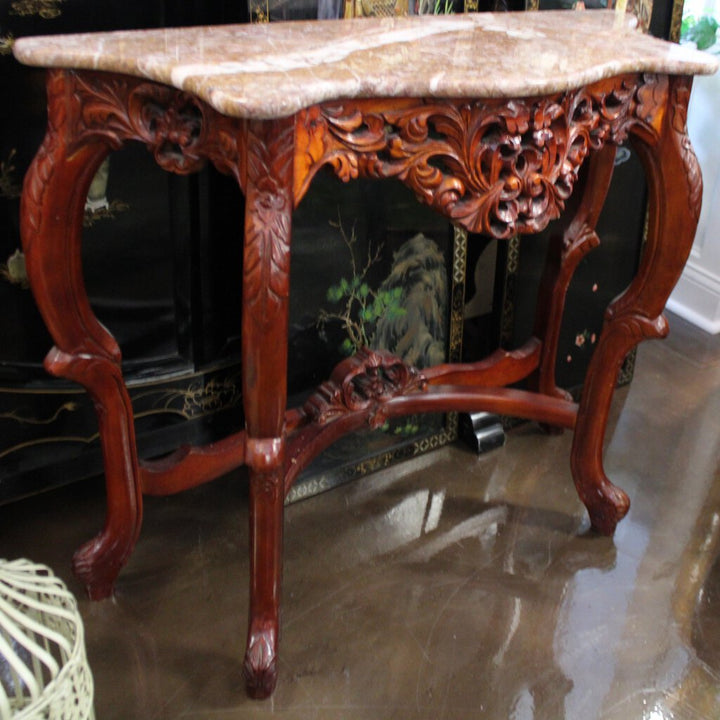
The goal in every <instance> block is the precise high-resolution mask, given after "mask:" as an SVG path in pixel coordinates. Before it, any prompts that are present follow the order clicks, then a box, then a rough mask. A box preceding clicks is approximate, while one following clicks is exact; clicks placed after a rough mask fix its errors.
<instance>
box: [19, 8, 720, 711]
mask: <svg viewBox="0 0 720 720" xmlns="http://www.w3.org/2000/svg"><path fill="white" fill-rule="evenodd" d="M14 51H15V54H16V56H17V58H18V59H19V60H20V61H21V62H24V63H28V64H31V65H38V66H43V67H48V68H51V69H50V70H49V72H48V98H49V123H48V131H47V135H46V137H45V140H44V142H43V144H42V146H41V148H40V150H39V151H38V154H37V156H36V158H35V161H34V163H33V165H32V167H31V169H30V171H29V173H28V175H27V177H26V180H25V187H24V191H23V207H22V233H23V242H24V247H25V252H26V256H27V266H28V272H29V276H30V281H31V285H32V289H33V292H34V294H35V297H36V299H37V303H38V305H39V308H40V311H41V313H42V315H43V317H44V319H45V322H46V324H47V326H48V328H49V330H50V332H51V334H52V336H53V339H54V341H55V347H54V348H53V349H52V350H51V351H50V354H49V355H48V357H47V359H46V367H47V369H48V370H49V371H50V372H51V373H53V374H55V375H60V376H63V377H66V378H71V379H73V380H76V381H77V382H79V383H81V384H82V385H83V386H85V388H87V390H88V392H89V393H90V394H91V396H92V397H93V399H94V402H95V404H96V407H97V410H98V419H99V425H100V434H101V439H102V444H103V449H104V457H105V472H106V483H107V518H106V522H105V527H104V529H103V531H102V532H101V533H100V535H98V537H96V538H95V539H94V540H92V541H90V542H89V543H88V544H86V545H85V546H83V547H82V548H81V549H80V550H79V551H78V552H77V553H76V555H75V559H74V568H75V571H76V573H77V575H78V576H79V577H80V578H81V579H82V580H83V581H84V582H85V584H86V585H87V588H88V591H89V593H90V595H91V596H92V597H94V598H102V597H105V596H107V595H109V594H110V593H111V592H112V588H113V584H114V582H115V579H116V577H117V575H118V573H119V571H120V569H121V567H122V566H123V565H124V563H125V562H126V561H127V559H128V557H129V555H130V553H131V551H132V549H133V546H134V544H135V542H136V540H137V538H138V535H139V532H140V523H141V517H142V500H141V498H142V495H143V494H164V493H172V492H177V491H179V490H182V489H185V488H189V487H192V486H195V485H198V484H199V483H202V482H205V481H208V480H210V479H212V478H214V477H217V476H218V475H220V474H222V473H225V472H227V471H229V470H231V469H232V468H234V467H237V466H239V465H242V464H244V465H247V466H248V468H249V477H250V526H251V532H250V539H251V548H250V557H251V566H250V567H251V579H250V622H249V630H248V645H247V653H246V657H245V673H246V678H247V683H248V689H249V692H250V693H251V694H252V695H254V696H258V697H263V696H267V695H268V694H269V693H270V692H272V689H273V687H274V685H275V681H276V674H277V640H278V631H279V603H280V579H281V568H282V536H283V500H284V498H285V495H286V493H287V492H288V490H289V489H290V487H291V485H292V483H293V481H294V480H295V478H296V477H297V475H298V473H299V471H300V470H301V469H302V468H303V467H305V466H306V465H307V464H308V463H309V462H310V460H311V459H312V458H313V457H315V456H316V455H317V454H318V453H319V452H320V451H321V450H322V449H323V448H325V447H327V446H328V445H329V444H330V443H332V442H333V441H334V440H336V439H338V438H339V437H341V436H342V435H344V434H345V433H348V432H350V431H352V430H355V429H357V428H360V427H362V426H367V425H368V424H369V425H371V426H376V425H379V424H382V423H383V422H384V420H385V419H387V418H388V417H394V416H399V415H403V414H408V413H417V412H425V411H450V410H462V411H471V410H478V409H487V410H491V411H493V412H498V413H504V414H508V415H516V416H522V417H526V418H531V419H535V420H538V421H541V422H543V423H546V424H549V425H553V426H559V427H565V428H572V429H574V431H575V434H574V440H573V448H572V457H571V465H572V473H573V477H574V480H575V484H576V486H577V489H578V493H579V495H580V498H581V499H582V501H583V502H584V503H585V505H586V506H587V509H588V512H589V515H590V518H591V521H592V524H593V526H594V527H595V528H596V529H597V530H599V531H600V532H603V533H608V534H610V533H612V532H613V531H614V529H615V525H616V523H617V522H618V521H619V520H620V519H621V518H622V517H623V516H624V515H625V513H626V512H627V510H628V506H629V499H628V497H627V496H626V494H625V493H624V492H623V491H622V490H620V489H619V488H616V487H615V486H614V485H613V484H612V483H611V482H610V481H609V480H608V479H607V477H606V476H605V474H604V471H603V465H602V445H603V436H604V432H605V425H606V421H607V417H608V411H609V407H610V401H611V397H612V393H613V388H614V385H615V378H616V375H617V371H618V369H619V367H620V364H621V362H622V360H623V358H624V356H625V355H626V353H627V352H628V351H629V350H630V349H631V348H632V347H633V346H634V345H635V344H636V343H637V342H639V341H640V340H642V339H645V338H652V337H662V336H664V335H665V334H666V333H667V324H666V321H665V320H664V318H663V316H662V310H663V307H664V305H665V301H666V299H667V297H668V295H669V293H670V291H671V289H672V287H673V286H674V284H675V282H676V281H677V279H678V277H679V275H680V273H681V271H682V268H683V265H684V262H685V260H686V258H687V255H688V253H689V251H690V247H691V244H692V240H693V235H694V231H695V227H696V223H697V218H698V214H699V210H700V199H701V177H700V171H699V168H698V165H697V161H696V159H695V155H694V154H693V151H692V148H691V146H690V143H689V141H688V137H687V133H686V125H685V117H686V112H687V103H688V98H689V94H690V87H691V77H692V75H694V74H698V73H711V72H713V71H714V70H715V69H716V63H715V61H714V60H713V59H712V58H710V57H708V56H704V55H703V54H701V53H697V52H694V51H691V50H686V49H682V48H679V47H677V46H672V45H670V44H668V43H664V42H661V41H658V40H655V39H653V38H650V37H647V36H644V35H641V34H640V33H638V32H636V31H634V30H633V29H632V28H631V27H630V23H629V22H625V21H624V20H623V18H621V17H620V18H618V17H616V16H614V15H613V14H612V13H606V12H587V13H551V12H548V13H530V14H524V13H522V14H519V15H514V14H507V15H497V16H496V15H491V14H490V15H472V16H447V17H433V18H428V17H422V18H418V17H414V18H404V19H393V20H374V19H368V20H358V21H345V22H323V23H297V24H287V25H285V24H278V25H265V26H219V27H204V28H191V29H180V30H158V31H138V32H119V33H107V34H96V35H85V36H65V37H58V36H56V37H47V38H25V39H22V40H19V41H18V42H17V43H16V45H15V49H14ZM627 138H630V139H631V140H632V141H633V142H634V143H635V145H636V147H637V150H638V153H639V154H640V155H641V157H642V160H643V163H644V165H645V168H646V172H647V176H648V180H649V185H650V226H649V233H648V240H647V247H646V249H645V251H644V254H643V257H642V261H641V266H640V268H639V271H638V273H637V276H636V278H635V280H634V281H633V282H632V283H631V285H630V287H629V288H628V289H627V290H626V292H625V293H624V294H623V295H622V296H621V297H619V298H618V299H616V300H615V301H614V302H613V303H612V305H611V306H610V307H609V308H608V310H607V317H606V323H605V328H604V330H603V333H602V335H601V337H600V339H599V342H598V345H597V349H596V351H595V354H594V357H593V360H592V363H591V366H590V368H589V371H588V375H587V378H586V382H585V386H584V391H583V395H582V398H581V400H580V403H579V404H575V403H574V402H572V401H571V399H570V398H569V397H568V396H567V395H566V394H565V393H564V392H563V391H562V390H560V389H559V388H557V387H556V385H555V378H554V367H555V351H556V347H557V339H558V332H559V326H560V320H561V316H562V311H563V303H564V297H565V292H566V289H567V287H568V284H569V281H570V277H571V275H572V272H573V270H574V268H575V267H576V265H577V263H578V262H579V260H580V258H581V257H582V256H583V255H584V254H585V253H587V252H588V251H589V250H590V249H592V248H593V247H595V246H596V245H597V244H598V242H599V240H598V237H597V235H596V233H595V231H594V226H595V223H596V221H597V218H598V215H599V212H600V208H601V207H602V204H603V201H604V197H605V192H606V190H607V185H608V183H609V178H610V175H611V173H612V165H613V158H614V154H615V146H616V145H617V144H618V143H622V142H624V141H625V140H626V139H627ZM128 140H139V141H140V142H143V143H145V144H146V145H147V147H148V148H149V149H150V151H151V152H152V153H153V154H154V156H155V159H156V160H157V162H158V163H159V164H160V165H161V166H162V167H163V168H165V169H167V170H169V171H171V172H176V173H190V172H192V171H194V170H196V169H197V168H198V167H200V165H201V164H202V163H204V162H206V161H207V160H209V161H210V162H212V163H214V164H215V165H216V166H217V167H218V168H219V169H220V170H222V171H223V172H226V173H230V174H231V175H233V176H234V177H235V178H236V180H237V182H238V183H239V184H240V186H241V188H242V189H243V191H244V194H245V198H246V210H245V234H244V264H243V268H242V282H243V307H242V310H241V312H242V321H243V329H242V332H243V357H242V361H243V393H244V406H245V417H246V426H245V428H244V429H243V430H240V431H239V432H237V434H235V435H233V436H231V437H228V438H227V439H226V440H223V441H220V442H218V443H215V444H213V445H211V446H208V447H200V448H192V449H181V450H179V451H178V452H177V453H176V454H175V455H173V456H171V457H169V458H166V459H164V460H162V461H155V462H142V461H139V460H138V458H137V452H136V447H135V440H134V430H133V412H132V407H131V404H130V402H129V399H128V394H127V391H126V388H125V385H124V382H123V376H122V371H121V364H120V360H121V358H120V351H119V348H118V346H117V344H116V342H115V340H114V339H113V338H112V336H111V335H110V334H109V333H108V332H107V330H106V329H105V328H103V327H102V325H100V323H99V322H98V321H97V319H96V318H95V316H94V315H93V312H92V310H91V308H90V306H89V303H88V300H87V296H86V294H85V291H84V287H83V278H82V268H81V260H80V245H81V225H82V211H83V204H84V201H85V195H86V192H87V189H88V187H89V184H90V181H91V179H92V177H93V175H94V173H95V171H96V169H97V168H98V167H99V165H100V163H101V162H102V161H103V159H104V158H105V156H106V155H107V154H108V153H109V152H110V151H111V150H115V149H117V148H119V147H121V146H122V145H123V144H124V143H125V142H126V141H128ZM585 161H588V163H589V166H588V176H587V182H586V184H585V188H584V190H583V194H582V197H581V201H580V203H579V204H578V206H577V207H578V209H577V211H576V212H575V213H574V214H573V216H572V217H570V218H569V219H568V221H567V224H566V230H565V234H564V237H562V238H561V241H559V242H558V243H556V244H555V245H552V246H551V248H550V251H549V255H548V259H547V264H546V268H545V274H544V278H543V283H542V286H541V290H540V297H539V298H538V310H537V317H536V322H535V333H534V336H533V337H532V338H530V339H529V340H528V341H527V343H526V344H525V345H524V346H522V347H520V348H518V349H515V350H513V351H504V350H498V351H497V352H496V353H494V354H493V355H491V356H490V357H489V358H486V359H485V360H482V361H480V362H477V363H473V364H464V365H442V366H436V367H433V368H430V369H428V370H425V371H424V372H422V373H421V372H419V371H418V370H417V369H415V368H412V367H408V366H406V365H405V364H403V363H402V362H401V361H400V360H399V359H397V358H395V357H392V356H390V355H388V354H386V353H381V352H373V351H370V350H363V351H361V352H359V353H358V354H357V355H356V356H354V357H352V358H349V359H347V360H345V361H343V362H342V363H341V364H340V365H339V366H338V367H337V368H336V369H335V371H334V372H333V374H332V376H331V377H330V379H329V380H328V381H327V382H325V383H323V384H322V385H321V386H320V387H319V388H318V389H317V391H316V392H315V393H314V394H313V395H312V396H311V397H310V399H309V400H308V401H307V402H306V403H305V405H304V406H303V407H301V408H294V409H289V410H288V409H287V408H286V399H287V397H286V396H287V393H286V373H287V330H288V307H289V303H290V302H292V297H291V293H290V287H289V279H288V278H289V264H290V242H291V218H292V211H293V208H294V207H295V206H297V205H298V203H299V202H300V201H301V200H302V198H303V195H304V194H305V192H306V190H307V188H308V186H309V184H310V183H311V181H312V179H313V177H314V175H315V174H316V173H317V172H318V170H320V169H321V168H322V167H324V166H330V168H331V169H332V170H334V172H335V173H336V174H337V175H339V176H340V177H341V178H342V179H343V180H346V181H350V180H352V179H353V178H357V177H359V176H366V177H371V178H397V179H398V180H400V181H402V182H404V183H406V184H407V185H408V186H409V187H410V188H412V189H413V190H414V191H415V193H416V194H417V196H418V198H419V199H420V200H421V201H422V202H425V203H427V204H429V205H430V206H432V207H433V208H436V209H437V210H438V211H439V212H440V213H443V214H444V215H445V216H447V217H448V218H450V219H451V220H452V221H453V222H454V223H456V224H458V225H460V226H462V227H464V228H467V229H468V230H470V231H478V232H483V233H488V234H490V235H493V236H495V237H498V238H506V237H508V236H510V235H512V234H514V233H518V232H519V233H527V232H535V231H538V230H540V229H542V228H543V227H544V226H545V225H546V224H547V223H548V222H549V221H550V220H552V219H555V218H558V217H559V216H560V215H561V212H562V211H563V209H564V206H565V203H566V201H567V200H568V198H569V197H570V195H571V193H572V191H573V187H574V186H575V184H576V181H577V179H578V171H579V169H580V166H581V165H582V164H583V163H584V162H585ZM239 310H240V309H239ZM523 378H528V379H529V387H530V390H518V389H513V388H510V387H508V386H509V385H511V384H514V383H516V382H517V381H519V380H521V379H523Z"/></svg>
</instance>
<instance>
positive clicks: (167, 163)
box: [61, 72, 244, 180]
mask: <svg viewBox="0 0 720 720" xmlns="http://www.w3.org/2000/svg"><path fill="white" fill-rule="evenodd" d="M61 77H62V78H64V81H65V82H66V83H70V84H71V86H72V90H73V111H74V116H75V124H74V128H73V138H74V140H75V142H78V143H82V142H86V141H87V140H88V139H91V138H94V137H96V138H103V139H104V140H105V141H106V142H108V144H109V145H110V147H112V148H113V149H118V148H119V147H121V146H122V144H123V143H124V142H125V141H126V140H138V141H140V142H142V143H144V144H145V145H146V146H147V147H148V149H149V150H150V152H152V153H153V156H154V157H155V160H156V161H157V163H158V165H160V166H161V167H162V168H163V169H165V170H167V171H169V172H174V173H179V174H187V173H191V172H195V171H196V170H198V169H200V167H202V165H203V164H204V162H205V160H206V159H209V160H210V161H211V162H213V163H214V164H215V166H216V167H217V168H218V169H219V170H221V171H222V172H226V173H228V172H229V173H232V174H233V175H235V176H236V178H237V179H238V180H241V179H242V178H243V177H244V170H243V169H242V168H243V163H244V152H243V151H242V145H243V142H244V123H243V121H242V120H237V119H234V118H228V117H225V116H222V115H220V114H218V113H217V112H215V111H214V110H213V109H211V108H210V107H208V106H207V105H205V104H204V103H203V102H202V101H200V100H198V99H197V98H195V97H193V96H192V95H190V94H188V93H184V92H182V91H179V90H176V89H174V88H171V87H168V86H165V85H161V84H158V83H151V82H145V81H142V80H140V79H137V78H132V77H126V76H123V75H114V74H109V73H93V72H72V73H67V74H65V73H61Z"/></svg>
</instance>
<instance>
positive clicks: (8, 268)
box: [0, 249, 30, 290]
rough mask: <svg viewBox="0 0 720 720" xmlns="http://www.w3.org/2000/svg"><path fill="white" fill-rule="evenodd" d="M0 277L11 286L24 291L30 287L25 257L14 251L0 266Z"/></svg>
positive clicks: (19, 251)
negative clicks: (16, 286) (18, 287)
mask: <svg viewBox="0 0 720 720" xmlns="http://www.w3.org/2000/svg"><path fill="white" fill-rule="evenodd" d="M0 277H2V278H4V279H5V280H7V281H8V282H9V283H10V284H11V285H18V286H20V287H21V288H23V289H24V290H26V289H27V288H29V287H30V283H29V282H28V276H27V268H26V267H25V255H24V254H23V253H22V251H21V250H19V249H18V250H15V252H14V253H13V254H12V255H11V256H10V257H9V258H8V259H7V261H6V262H4V263H3V264H2V265H0Z"/></svg>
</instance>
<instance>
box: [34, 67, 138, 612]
mask: <svg viewBox="0 0 720 720" xmlns="http://www.w3.org/2000/svg"><path fill="white" fill-rule="evenodd" d="M66 82H70V81H68V80H67V76H66V74H65V73H64V72H62V71H51V72H50V73H49V75H48V101H49V102H48V130H47V134H46V136H45V140H44V142H43V144H42V146H41V148H40V150H39V151H38V153H37V155H36V157H35V160H34V161H33V163H32V165H31V167H30V169H29V171H28V174H27V176H26V178H25V186H24V190H23V199H22V207H21V233H22V240H23V248H24V251H25V254H26V261H27V269H28V276H29V278H30V284H31V287H32V291H33V294H34V296H35V300H36V302H37V305H38V308H39V310H40V313H41V314H42V316H43V319H44V320H45V323H46V325H47V328H48V330H49V332H50V334H51V335H52V338H53V340H54V342H55V347H54V348H53V349H52V350H51V351H50V353H49V355H48V356H47V358H46V360H45V367H46V368H47V370H48V371H49V372H50V373H52V374H54V375H57V376H61V377H65V378H68V379H70V380H74V381H75V382H78V383H80V384H81V385H83V386H84V387H85V388H86V390H87V391H88V393H89V394H90V396H91V397H92V399H93V402H94V404H95V408H96V410H97V415H98V422H99V427H100V442H101V445H102V449H103V456H104V462H105V469H106V472H105V482H106V488H107V515H106V519H105V527H104V528H103V530H102V532H101V533H100V534H99V535H98V536H97V537H96V538H94V539H93V540H91V541H90V542H88V543H87V544H85V545H84V546H82V547H81V548H80V549H79V550H78V551H77V553H76V554H75V557H74V560H73V567H74V570H75V573H76V575H77V576H78V578H79V579H80V580H81V581H82V582H83V583H84V584H85V586H86V588H87V591H88V594H89V595H90V597H92V598H93V599H100V598H104V597H107V596H109V595H110V594H111V593H112V590H113V585H114V583H115V579H116V578H117V575H118V573H119V572H120V569H121V568H122V566H123V565H124V564H125V563H126V562H127V559H128V557H129V556H130V553H131V552H132V549H133V547H134V545H135V542H136V540H137V537H138V534H139V532H140V524H141V521H142V496H141V493H140V485H139V472H138V463H137V456H136V450H135V431H134V426H133V413H132V406H131V404H130V399H129V397H128V394H127V390H126V388H125V384H124V382H123V379H122V372H121V369H120V349H119V348H118V346H117V343H116V342H115V340H114V339H113V337H112V336H111V335H110V334H109V333H108V331H107V330H106V329H105V328H104V327H103V326H102V325H101V324H100V323H99V322H98V320H97V318H96V317H95V315H94V314H93V312H92V310H91V308H90V304H89V302H88V298H87V293H86V291H85V286H84V282H83V275H82V258H81V235H82V221H83V213H84V205H85V197H86V195H87V191H88V188H89V187H90V182H91V181H92V178H93V176H94V174H95V171H96V170H97V168H98V167H99V166H100V164H101V162H102V161H103V159H104V158H105V157H106V155H107V152H108V147H107V146H106V145H105V144H104V143H103V142H99V141H88V142H86V143H84V144H83V143H81V142H78V140H77V136H76V134H75V132H76V131H75V125H74V123H73V114H72V109H71V103H70V101H68V100H67V97H69V96H70V93H69V92H68V93H66Z"/></svg>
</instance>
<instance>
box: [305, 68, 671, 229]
mask: <svg viewBox="0 0 720 720" xmlns="http://www.w3.org/2000/svg"><path fill="white" fill-rule="evenodd" d="M646 86H648V87H650V86H652V89H651V90H647V89H646ZM665 92H666V89H665ZM662 94H663V88H662V87H660V85H659V84H658V82H657V80H656V79H654V76H648V77H642V76H639V75H627V76H622V77H619V78H614V79H612V80H604V81H602V82H600V83H595V84H594V85H590V86H588V87H586V88H582V89H579V90H574V91H571V92H567V93H557V94H554V95H551V96H547V97H538V98H526V99H520V100H504V99H500V100H483V101H476V102H471V101H466V100H433V101H425V102H423V101H414V100H406V101H400V102H398V101H396V102H394V103H391V102H390V101H388V105H387V107H386V109H379V110H378V109H373V108H371V107H370V105H369V104H368V103H365V102H363V101H355V102H347V103H342V104H334V105H324V106H320V108H319V109H315V108H313V109H311V110H308V111H307V112H306V113H305V115H304V116H303V117H302V119H301V124H302V128H301V132H300V135H301V137H304V138H305V139H306V142H307V147H306V157H305V163H306V170H307V181H306V184H307V183H309V179H310V177H311V176H312V175H313V174H314V173H315V172H316V170H317V168H318V167H319V166H320V165H322V164H329V165H331V166H332V167H333V169H334V170H335V172H336V174H337V175H338V176H339V177H340V178H342V179H343V180H348V179H350V178H354V177H357V176H358V175H364V176H368V177H375V178H388V177H395V178H398V179H399V180H401V181H402V182H404V183H405V184H407V185H408V186H409V187H410V188H411V189H412V190H414V191H415V193H416V194H417V195H418V197H419V198H420V199H421V200H422V201H424V202H426V203H427V204H429V205H430V206H432V207H434V208H435V209H437V210H438V211H440V212H442V213H443V214H444V215H446V216H447V217H449V218H450V219H451V220H453V221H455V222H457V223H458V224H459V225H462V226H463V227H465V228H467V229H468V230H471V231H482V232H486V233H489V234H491V235H493V236H495V237H499V238H506V237H510V236H511V235H513V234H515V233H517V232H537V231H539V230H541V229H542V228H544V227H545V226H546V225H547V223H548V222H549V221H550V220H552V219H554V218H557V217H558V216H559V215H560V212H561V211H562V209H563V208H564V205H565V201H566V200H567V198H568V197H569V196H570V194H571V192H572V190H573V186H574V184H575V181H576V179H577V175H578V170H579V168H580V165H581V164H582V163H583V161H584V160H585V158H586V157H587V155H588V153H589V152H590V151H591V150H597V149H599V148H601V147H602V146H603V145H605V143H607V142H613V143H620V142H623V141H624V140H625V139H626V137H627V134H628V131H629V129H630V128H631V127H632V126H633V125H635V124H641V125H644V126H648V128H647V130H648V132H651V133H654V132H655V131H654V129H653V128H652V127H651V124H652V123H653V122H654V121H655V119H656V115H657V112H658V108H659V107H661V105H662ZM638 109H641V111H642V114H639V113H638V112H637V110H638ZM304 189H305V188H304V187H300V188H298V192H299V194H300V195H302V193H303V192H304Z"/></svg>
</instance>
